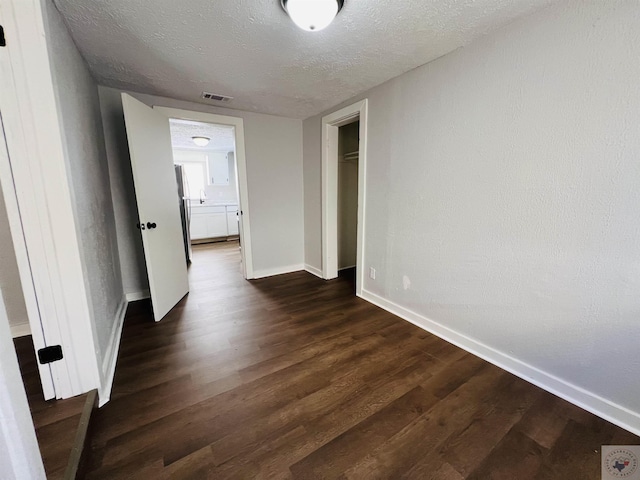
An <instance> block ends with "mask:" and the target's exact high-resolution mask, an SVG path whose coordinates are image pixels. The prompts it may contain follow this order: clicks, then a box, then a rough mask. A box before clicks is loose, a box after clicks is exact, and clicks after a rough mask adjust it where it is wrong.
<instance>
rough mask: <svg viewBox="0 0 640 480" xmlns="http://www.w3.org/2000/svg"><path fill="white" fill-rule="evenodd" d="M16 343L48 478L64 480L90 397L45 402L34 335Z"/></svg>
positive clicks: (0, 475) (17, 339)
mask: <svg viewBox="0 0 640 480" xmlns="http://www.w3.org/2000/svg"><path fill="white" fill-rule="evenodd" d="M13 343H14V345H15V347H16V353H17V355H18V363H19V365H20V373H21V375H22V381H23V383H24V387H25V391H26V393H27V399H28V401H29V409H30V410H31V417H32V418H33V424H34V427H35V429H36V436H37V437H38V444H39V446H40V454H41V455H42V461H43V463H44V469H45V472H46V474H47V478H48V479H49V480H52V479H53V480H55V479H61V478H64V473H65V469H66V468H67V463H68V461H69V456H70V455H71V451H72V449H73V445H74V440H75V437H76V431H77V428H78V424H79V422H80V417H81V415H82V409H83V407H84V404H85V400H86V398H87V395H86V394H85V395H78V396H77V397H73V398H68V399H65V400H49V401H45V400H44V396H43V394H42V386H41V384H40V376H39V373H38V365H37V363H36V354H35V350H34V347H33V340H32V338H31V336H30V335H29V336H25V337H19V338H14V339H13ZM0 478H2V474H1V473H0Z"/></svg>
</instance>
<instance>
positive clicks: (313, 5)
mask: <svg viewBox="0 0 640 480" xmlns="http://www.w3.org/2000/svg"><path fill="white" fill-rule="evenodd" d="M280 4H281V5H282V8H283V9H284V11H285V12H287V13H288V14H289V17H291V20H293V23H295V24H296V25H297V26H298V27H300V28H301V29H303V30H306V31H308V32H318V31H320V30H322V29H324V28H326V27H328V26H329V24H330V23H331V22H332V21H333V19H334V18H335V17H336V15H337V14H338V12H339V11H340V10H341V9H342V6H343V5H344V0H280Z"/></svg>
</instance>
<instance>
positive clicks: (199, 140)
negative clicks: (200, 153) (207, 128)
mask: <svg viewBox="0 0 640 480" xmlns="http://www.w3.org/2000/svg"><path fill="white" fill-rule="evenodd" d="M191 140H193V143H195V144H196V145H197V146H199V147H206V146H207V145H209V141H210V140H211V139H210V138H209V137H191Z"/></svg>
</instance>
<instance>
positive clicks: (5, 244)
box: [0, 130, 30, 337]
mask: <svg viewBox="0 0 640 480" xmlns="http://www.w3.org/2000/svg"><path fill="white" fill-rule="evenodd" d="M0 134H2V130H0ZM0 290H2V295H3V296H4V303H5V307H6V309H7V315H8V317H9V325H10V326H11V334H12V335H13V336H14V337H19V336H23V335H29V333H30V328H29V317H28V316H27V307H26V306H25V304H24V295H23V293H22V286H21V283H20V274H19V272H18V263H17V261H16V254H15V251H14V249H13V240H12V238H11V230H9V218H8V217H7V210H6V207H5V204H4V197H3V195H2V192H1V191H0Z"/></svg>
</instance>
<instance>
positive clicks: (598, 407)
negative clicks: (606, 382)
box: [361, 290, 640, 435]
mask: <svg viewBox="0 0 640 480" xmlns="http://www.w3.org/2000/svg"><path fill="white" fill-rule="evenodd" d="M361 297H362V298H363V299H364V300H367V301H368V302H371V303H373V304H374V305H377V306H378V307H380V308H382V309H384V310H387V311H388V312H391V313H393V314H394V315H397V316H398V317H400V318H403V319H404V320H406V321H408V322H410V323H413V324H414V325H416V326H417V327H420V328H422V329H423V330H426V331H428V332H430V333H433V334H434V335H436V336H438V337H440V338H442V339H444V340H446V341H447V342H449V343H452V344H454V345H456V346H458V347H460V348H462V349H463V350H466V351H467V352H470V353H472V354H474V355H476V356H478V357H480V358H482V359H484V360H486V361H487V362H489V363H492V364H494V365H496V366H498V367H500V368H502V369H503V370H506V371H507V372H510V373H512V374H514V375H516V376H517V377H520V378H522V379H523V380H526V381H527V382H529V383H532V384H534V385H536V386H538V387H540V388H542V389H543V390H546V391H548V392H550V393H552V394H554V395H556V396H558V397H560V398H563V399H564V400H566V401H568V402H570V403H573V404H574V405H577V406H578V407H580V408H583V409H584V410H587V411H589V412H591V413H593V414H594V415H597V416H599V417H601V418H604V419H605V420H608V421H609V422H611V423H614V424H616V425H618V426H619V427H622V428H624V429H625V430H628V431H630V432H633V433H634V434H636V435H640V414H638V413H637V412H634V411H632V410H629V409H628V408H625V407H623V406H621V405H618V404H616V403H613V402H611V401H610V400H607V399H606V398H603V397H601V396H599V395H597V394H595V393H593V392H590V391H588V390H585V389H583V388H581V387H578V386H576V385H573V384H571V383H568V382H566V381H565V380H562V379H560V378H558V377H556V376H554V375H552V374H550V373H547V372H544V371H542V370H540V369H538V368H536V367H534V366H532V365H529V364H527V363H524V362H522V361H521V360H518V359H517V358H514V357H511V356H510V355H507V354H505V353H503V352H501V351H499V350H496V349H494V348H492V347H490V346H488V345H485V344H483V343H481V342H479V341H477V340H474V339H473V338H470V337H467V336H466V335H463V334H461V333H459V332H456V331H454V330H451V329H450V328H448V327H446V326H444V325H442V324H440V323H437V322H435V321H433V320H431V319H429V318H427V317H424V316H422V315H420V314H418V313H416V312H413V311H411V310H409V309H406V308H404V307H402V306H400V305H398V304H396V303H394V302H391V301H389V300H387V299H385V298H383V297H381V296H379V295H376V294H375V293H372V292H369V291H367V290H363V291H362V295H361Z"/></svg>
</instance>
